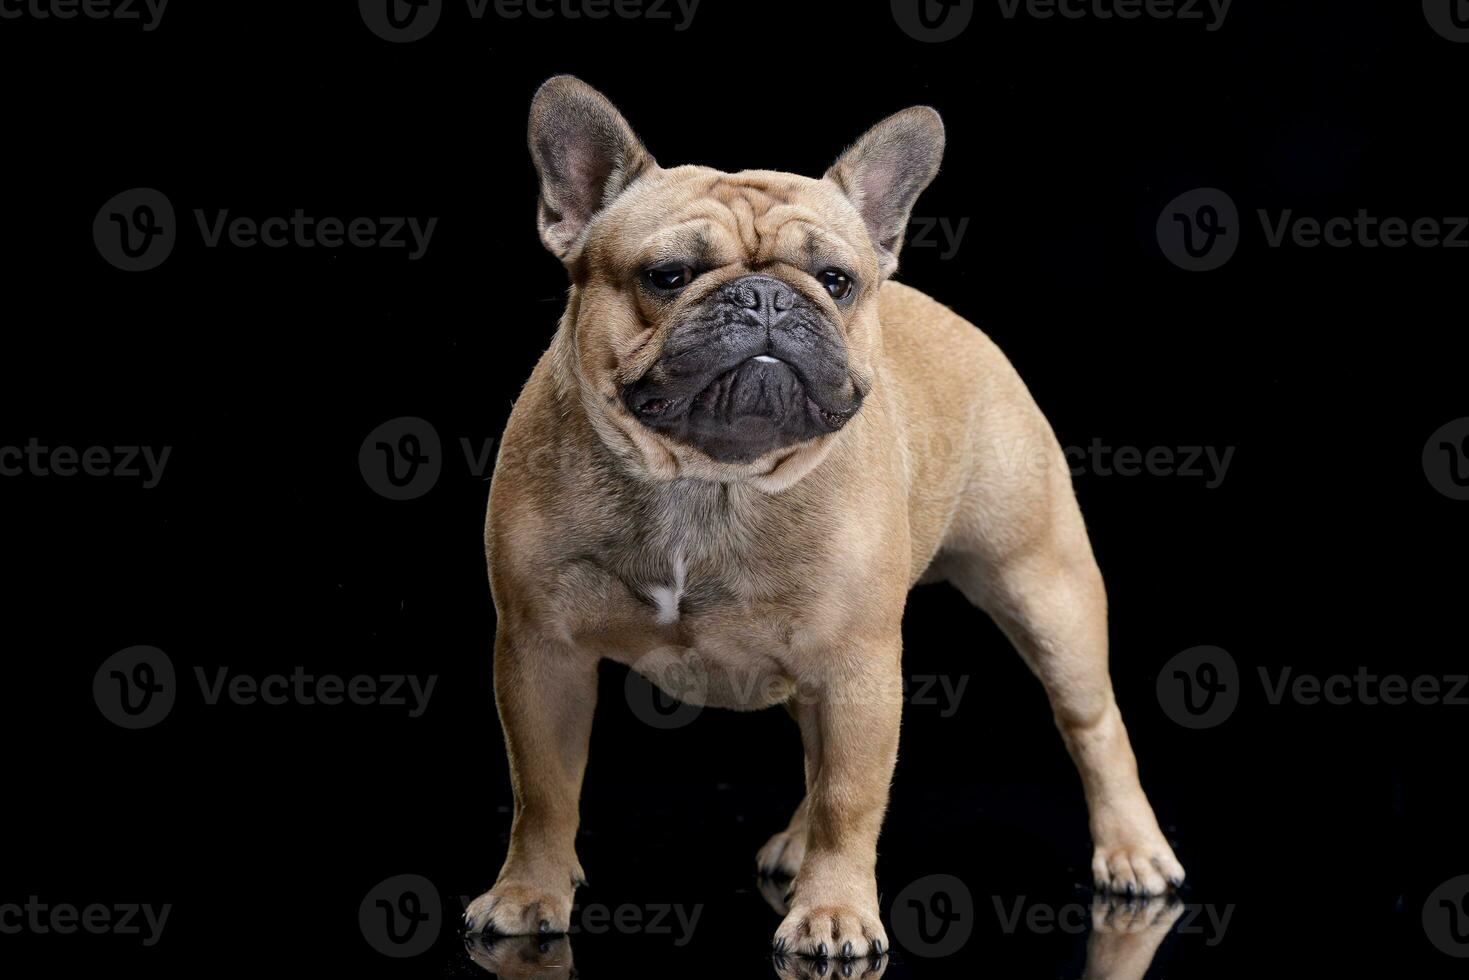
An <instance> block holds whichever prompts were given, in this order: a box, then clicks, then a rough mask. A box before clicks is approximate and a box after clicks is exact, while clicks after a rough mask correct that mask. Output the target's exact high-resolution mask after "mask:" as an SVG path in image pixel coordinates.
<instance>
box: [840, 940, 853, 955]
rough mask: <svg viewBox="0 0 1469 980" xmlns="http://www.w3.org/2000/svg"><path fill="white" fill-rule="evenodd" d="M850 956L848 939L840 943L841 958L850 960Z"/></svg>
mask: <svg viewBox="0 0 1469 980" xmlns="http://www.w3.org/2000/svg"><path fill="white" fill-rule="evenodd" d="M851 958H852V940H850V939H848V940H847V941H846V942H845V943H843V944H842V959H844V960H850V959H851Z"/></svg>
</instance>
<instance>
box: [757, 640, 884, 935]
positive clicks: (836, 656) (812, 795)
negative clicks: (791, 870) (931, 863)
mask: <svg viewBox="0 0 1469 980" xmlns="http://www.w3.org/2000/svg"><path fill="white" fill-rule="evenodd" d="M901 645H902V641H901V639H900V638H899V637H897V636H893V637H890V638H887V639H885V640H883V641H881V642H880V643H877V644H874V645H873V646H871V647H869V648H867V649H850V650H841V651H835V652H834V653H833V654H832V655H831V656H830V657H829V658H823V662H822V664H821V666H820V668H819V674H818V675H816V676H812V677H807V678H803V679H802V684H801V688H800V691H799V693H798V694H797V695H796V720H797V721H798V722H800V725H801V739H802V741H803V742H804V743H805V747H806V754H807V758H808V759H812V760H819V763H818V764H817V765H815V766H814V767H813V769H814V778H813V779H812V780H811V782H810V785H809V786H808V787H807V797H806V810H807V817H806V818H807V844H806V857H805V860H804V861H803V862H802V865H801V871H800V873H799V874H798V875H797V876H796V881H795V885H794V888H793V891H792V897H791V912H790V914H789V915H788V916H786V918H785V921H784V922H782V923H781V925H780V928H779V929H778V930H776V933H775V945H776V948H777V949H778V950H783V951H786V952H791V953H796V954H798V955H803V956H818V957H820V956H834V957H843V958H850V957H856V956H867V955H868V954H869V953H872V954H877V953H882V952H884V951H885V950H886V949H887V948H888V938H887V933H885V932H884V931H883V928H882V921H881V919H880V918H879V915H878V908H877V877H876V865H877V835H878V831H879V830H880V829H881V827H882V818H883V813H884V811H885V810H886V809H887V800H888V788H889V785H890V783H891V782H892V776H893V766H894V764H895V763H896V761H897V754H898V727H899V720H900V716H901V713H902V674H901V667H900V659H901Z"/></svg>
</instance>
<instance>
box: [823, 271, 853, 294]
mask: <svg viewBox="0 0 1469 980" xmlns="http://www.w3.org/2000/svg"><path fill="white" fill-rule="evenodd" d="M816 278H817V279H820V280H821V284H822V285H823V286H825V287H826V291H827V292H828V293H831V298H832V299H835V300H844V299H846V298H847V297H848V296H850V295H851V294H852V277H851V276H849V275H847V274H846V273H845V272H843V271H842V270H841V269H827V270H826V271H825V272H822V273H821V274H820V275H818V276H817V277H816Z"/></svg>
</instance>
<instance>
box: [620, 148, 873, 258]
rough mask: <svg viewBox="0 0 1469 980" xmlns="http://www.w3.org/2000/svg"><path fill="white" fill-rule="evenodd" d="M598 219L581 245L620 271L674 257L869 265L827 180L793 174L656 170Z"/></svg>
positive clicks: (852, 222) (860, 230) (853, 222)
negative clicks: (588, 239)
mask: <svg viewBox="0 0 1469 980" xmlns="http://www.w3.org/2000/svg"><path fill="white" fill-rule="evenodd" d="M598 225H599V227H598V228H597V230H596V232H595V233H594V234H593V236H592V243H591V247H592V248H594V249H595V250H596V251H597V253H598V254H597V259H598V264H600V265H603V266H604V267H608V268H609V269H610V270H611V271H615V272H618V273H623V274H631V273H635V272H636V271H637V270H638V269H643V268H647V267H648V266H651V265H658V264H661V263H674V262H682V263H688V264H690V265H694V266H697V267H702V268H706V269H713V268H719V267H721V266H727V265H736V264H743V265H747V266H749V267H750V268H752V269H759V268H762V267H768V266H770V265H773V264H775V263H786V264H789V265H793V266H796V267H798V268H802V269H807V270H809V271H813V272H814V271H819V270H820V269H825V268H831V267H840V268H843V269H847V270H850V271H852V272H854V273H856V274H859V275H870V274H872V273H874V272H875V270H876V262H875V260H874V258H873V256H872V251H871V247H870V245H868V243H867V238H866V234H867V233H866V229H865V227H864V226H863V224H862V219H861V217H860V215H858V213H857V211H856V209H855V208H853V207H852V205H851V203H850V202H849V201H848V200H847V198H846V196H845V195H843V194H842V192H841V190H840V189H839V188H837V187H836V186H835V185H834V184H832V183H830V182H829V181H823V180H813V179H812V178H810V177H802V176H799V175H796V174H785V173H776V172H772V171H762V170H746V171H741V172H740V173H735V174H726V173H722V172H720V171H717V170H711V169H709V168H707V167H675V168H673V169H671V170H663V171H658V172H655V173H653V174H649V175H648V176H646V177H645V178H643V179H642V180H639V181H638V182H637V183H635V184H634V185H633V186H632V187H630V188H629V189H628V190H627V192H626V193H624V194H623V195H622V197H621V198H619V199H618V200H617V202H616V203H615V204H614V205H613V206H612V207H610V208H609V209H608V210H607V211H606V212H605V213H604V214H603V216H602V218H601V219H600V220H599V221H598Z"/></svg>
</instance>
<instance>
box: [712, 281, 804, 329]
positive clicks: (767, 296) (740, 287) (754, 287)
mask: <svg viewBox="0 0 1469 980" xmlns="http://www.w3.org/2000/svg"><path fill="white" fill-rule="evenodd" d="M724 288H725V295H727V296H728V297H729V300H730V302H731V303H734V304H735V305H736V306H740V307H743V308H744V309H747V310H751V311H753V312H755V313H758V314H760V316H761V317H762V318H763V319H764V320H765V322H766V323H767V324H770V323H774V322H775V321H776V320H779V319H780V318H781V315H782V314H784V313H786V312H787V311H789V310H790V308H791V307H793V306H795V305H796V300H797V298H798V297H797V294H796V291H795V290H794V289H792V288H791V287H790V286H788V285H787V284H786V283H784V282H781V281H780V280H779V279H776V278H774V277H773V276H743V277H741V278H739V279H736V280H735V281H734V282H731V283H730V284H729V285H727V286H725V287H724Z"/></svg>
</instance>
